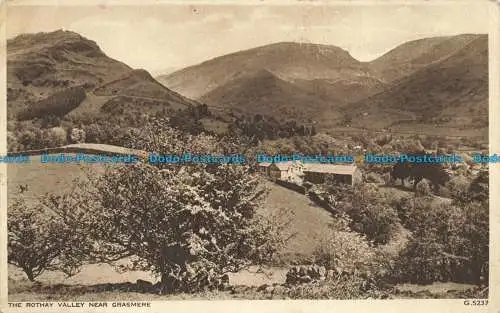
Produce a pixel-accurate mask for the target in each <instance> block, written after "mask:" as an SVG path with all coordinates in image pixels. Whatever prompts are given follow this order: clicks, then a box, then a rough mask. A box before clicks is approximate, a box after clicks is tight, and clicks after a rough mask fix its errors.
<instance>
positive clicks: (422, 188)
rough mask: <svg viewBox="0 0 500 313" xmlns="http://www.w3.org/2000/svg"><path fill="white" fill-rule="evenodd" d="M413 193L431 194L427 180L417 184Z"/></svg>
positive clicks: (420, 194) (419, 194)
mask: <svg viewBox="0 0 500 313" xmlns="http://www.w3.org/2000/svg"><path fill="white" fill-rule="evenodd" d="M415 194H416V195H417V196H429V195H431V194H432V191H431V187H430V186H429V183H428V182H427V180H422V181H420V182H419V183H418V184H417V186H416V189H415Z"/></svg>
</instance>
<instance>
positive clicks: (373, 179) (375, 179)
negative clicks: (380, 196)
mask: <svg viewBox="0 0 500 313" xmlns="http://www.w3.org/2000/svg"><path fill="white" fill-rule="evenodd" d="M366 181H367V182H368V183H377V184H380V183H383V182H384V180H383V179H382V178H381V177H380V176H379V175H378V174H377V173H373V172H370V173H368V175H366Z"/></svg>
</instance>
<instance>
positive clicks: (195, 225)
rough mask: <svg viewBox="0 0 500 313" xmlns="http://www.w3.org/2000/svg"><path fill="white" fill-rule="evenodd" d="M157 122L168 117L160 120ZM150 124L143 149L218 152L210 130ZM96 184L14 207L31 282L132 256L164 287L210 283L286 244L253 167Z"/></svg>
mask: <svg viewBox="0 0 500 313" xmlns="http://www.w3.org/2000/svg"><path fill="white" fill-rule="evenodd" d="M157 123H160V124H161V122H160V121H158V122H157ZM160 124H151V125H149V124H148V125H146V126H145V127H144V129H142V131H143V132H144V133H149V134H150V136H144V137H136V138H137V140H138V141H137V142H135V145H136V146H137V147H144V148H148V150H149V151H155V152H158V153H176V152H177V153H182V152H183V151H189V152H192V153H194V152H196V151H199V152H204V153H211V152H212V153H213V152H214V151H218V149H219V147H218V146H217V142H216V141H215V140H213V138H212V137H210V136H204V137H203V136H201V137H200V136H192V135H187V134H185V133H182V132H179V131H176V130H173V129H171V128H168V126H166V125H164V124H163V125H161V126H162V130H163V131H162V132H158V127H159V126H160ZM89 179H90V182H89V181H86V182H85V183H84V184H83V182H82V184H76V185H77V186H79V187H81V186H86V187H85V188H80V189H78V190H72V191H71V192H69V193H67V194H64V195H63V196H56V195H50V196H49V197H48V198H47V199H48V201H47V200H44V201H41V202H40V204H37V205H34V206H31V205H28V204H26V203H22V202H16V203H15V204H13V205H11V206H10V207H9V210H8V233H9V244H8V250H9V262H10V263H12V264H15V265H17V266H19V267H20V268H22V269H23V270H24V271H25V273H26V274H27V276H28V278H29V279H30V280H33V279H35V278H36V276H37V275H39V274H41V273H42V272H43V271H44V270H50V269H65V272H66V273H67V274H68V275H71V274H74V273H76V272H77V271H78V268H79V267H80V266H81V265H82V264H83V263H85V262H113V261H116V260H119V259H122V258H124V257H131V263H130V266H129V268H130V269H142V270H147V271H150V272H152V273H155V274H157V275H158V277H159V278H160V280H161V288H162V290H163V291H165V292H167V291H168V292H170V291H195V290H197V289H198V288H201V287H203V286H204V282H207V281H210V279H212V278H213V277H217V276H220V275H223V274H225V273H227V272H235V271H238V270H240V269H242V268H244V267H246V266H248V265H250V264H259V263H262V262H265V261H268V260H270V259H271V258H272V256H273V254H274V253H275V252H276V251H277V249H279V247H280V246H281V245H282V244H283V239H282V237H281V235H280V234H279V232H278V229H279V225H277V224H276V223H272V222H271V221H269V220H268V219H266V218H264V217H263V216H261V215H259V214H257V211H258V209H259V207H260V206H261V205H262V200H263V197H264V196H265V194H266V189H265V188H264V187H263V184H262V180H261V178H260V177H258V176H256V175H255V174H252V173H251V171H250V168H249V167H248V166H231V165H201V164H200V165H193V166H189V167H176V166H169V165H165V164H162V165H158V166H155V165H151V164H147V163H142V162H139V163H137V164H133V165H122V166H119V165H115V166H113V167H110V168H107V170H106V171H105V172H104V174H102V175H100V176H90V178H89Z"/></svg>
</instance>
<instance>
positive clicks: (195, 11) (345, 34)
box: [6, 1, 489, 75]
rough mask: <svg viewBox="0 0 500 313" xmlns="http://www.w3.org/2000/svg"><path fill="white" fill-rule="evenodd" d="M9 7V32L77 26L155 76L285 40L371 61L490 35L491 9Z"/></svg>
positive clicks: (118, 56) (469, 6)
mask: <svg viewBox="0 0 500 313" xmlns="http://www.w3.org/2000/svg"><path fill="white" fill-rule="evenodd" d="M475 2H476V5H474V4H458V3H454V4H453V5H393V4H391V5H377V6H375V5H313V4H307V3H301V4H300V3H297V4H295V5H262V4H260V5H255V4H247V5H234V4H219V5H206V4H196V5H193V4H191V5H187V4H162V5H142V6H130V5H125V6H124V5H122V6H116V5H85V6H50V5H48V6H36V5H12V6H9V8H8V11H7V28H6V31H7V37H8V38H11V37H13V36H15V35H18V34H21V33H36V32H40V31H44V32H46V31H54V30H57V29H64V30H72V31H75V32H77V33H79V34H81V35H82V36H84V37H86V38H88V39H91V40H93V41H95V42H96V43H97V44H98V45H99V46H100V47H101V49H102V50H103V51H104V52H105V53H106V54H107V55H108V56H110V57H112V58H115V59H117V60H120V61H122V62H125V63H126V64H128V65H129V66H131V67H133V68H144V69H146V70H148V71H150V72H151V73H152V74H154V75H158V74H161V73H164V72H168V71H171V70H173V69H180V68H183V67H186V66H190V65H194V64H198V63H200V62H202V61H205V60H208V59H211V58H214V57H217V56H220V55H224V54H227V53H232V52H236V51H239V50H244V49H249V48H253V47H257V46H262V45H266V44H270V43H275V42H281V41H295V42H309V43H318V44H329V45H335V46H338V47H341V48H343V49H345V50H347V51H348V52H349V53H350V54H351V55H352V56H353V57H354V58H356V59H358V60H360V61H370V60H373V59H375V58H377V57H379V56H380V55H382V54H384V53H386V52H388V51H389V50H390V49H392V48H394V47H395V46H397V45H399V44H401V43H403V42H406V41H409V40H415V39H419V38H424V37H432V36H443V35H456V34H461V33H488V27H489V25H488V20H489V19H488V18H485V17H486V16H487V15H488V8H489V7H488V6H485V5H477V4H478V3H479V1H475Z"/></svg>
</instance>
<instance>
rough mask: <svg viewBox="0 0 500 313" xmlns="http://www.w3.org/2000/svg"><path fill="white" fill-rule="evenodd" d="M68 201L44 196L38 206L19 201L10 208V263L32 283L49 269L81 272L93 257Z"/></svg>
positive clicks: (59, 197) (8, 226)
mask: <svg viewBox="0 0 500 313" xmlns="http://www.w3.org/2000/svg"><path fill="white" fill-rule="evenodd" d="M71 204H72V203H70V202H69V201H67V198H63V197H61V196H45V197H43V198H42V199H41V201H40V202H38V203H37V204H35V205H28V204H27V203H26V202H25V201H24V200H23V199H21V198H18V199H16V200H15V201H14V202H13V203H12V204H11V205H10V206H9V208H8V212H7V216H8V218H7V230H8V262H9V263H10V264H13V265H16V266H18V267H20V268H21V269H22V270H23V271H24V273H25V274H26V276H27V277H28V279H29V280H30V281H34V280H35V279H36V277H38V276H39V275H41V274H42V273H43V272H44V271H46V270H60V271H62V272H63V273H65V274H66V275H67V276H72V275H74V274H76V273H78V271H79V268H80V266H81V265H82V264H83V261H84V260H85V259H86V258H87V257H88V256H89V255H90V254H89V252H90V251H91V250H90V248H91V247H90V244H89V243H90V241H89V240H87V238H86V233H85V232H83V231H82V228H81V227H80V226H81V225H80V224H79V223H77V220H76V219H74V217H75V216H78V214H79V213H77V212H76V211H75V210H74V208H73V206H72V205H71Z"/></svg>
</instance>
